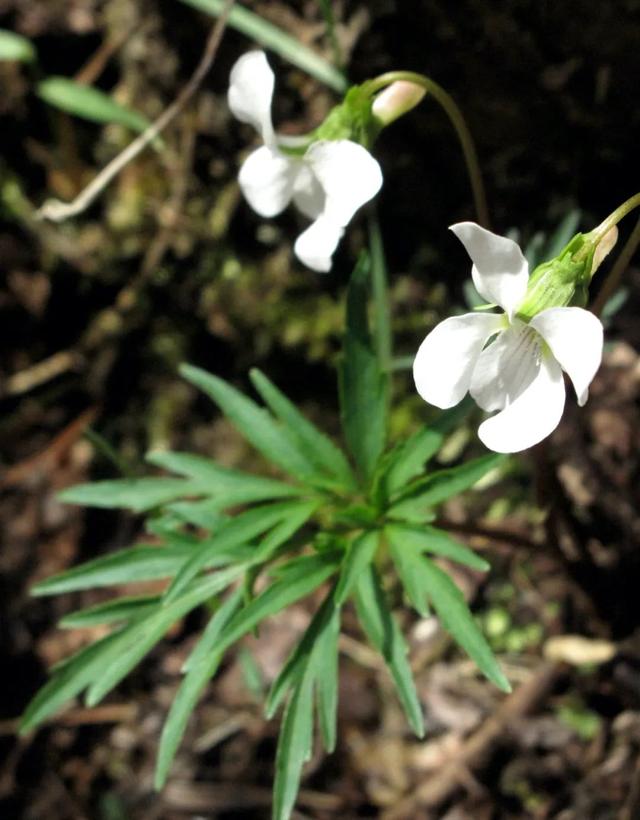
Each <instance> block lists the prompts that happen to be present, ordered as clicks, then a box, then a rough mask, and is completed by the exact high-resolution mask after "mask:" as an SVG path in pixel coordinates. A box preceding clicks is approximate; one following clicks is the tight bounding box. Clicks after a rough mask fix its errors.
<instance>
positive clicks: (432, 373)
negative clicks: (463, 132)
mask: <svg viewBox="0 0 640 820" xmlns="http://www.w3.org/2000/svg"><path fill="white" fill-rule="evenodd" d="M451 230H452V231H453V232H454V233H455V235H456V236H457V237H458V239H459V240H460V241H461V242H462V244H463V245H464V246H465V248H466V250H467V253H468V254H469V256H470V257H471V260H472V262H473V267H472V269H471V275H472V277H473V282H474V284H475V286H476V289H477V291H478V293H479V294H480V295H481V296H482V297H483V299H486V300H487V301H488V302H491V303H492V304H496V305H498V306H500V307H501V308H502V309H503V310H504V313H500V314H496V313H466V314H464V315H463V316H454V317H452V318H450V319H445V320H444V321H443V322H441V323H440V324H439V325H437V326H436V327H435V328H434V329H433V330H432V331H431V333H429V335H428V336H427V338H426V339H425V340H424V341H423V342H422V344H421V345H420V349H419V350H418V353H417V355H416V358H415V362H414V365H413V375H414V379H415V383H416V387H417V389H418V393H420V395H421V396H422V398H423V399H424V400H425V401H428V402H429V403H430V404H434V405H436V407H441V408H446V407H453V405H455V404H457V403H458V402H459V401H460V400H461V399H462V398H463V397H464V395H465V394H466V393H467V391H468V392H469V393H471V396H472V397H473V398H474V399H475V401H476V402H477V403H478V404H479V405H480V407H481V408H482V409H483V410H486V411H487V412H492V411H495V410H498V411H499V412H498V413H497V414H496V415H495V416H492V417H491V418H489V419H487V420H486V421H484V422H483V423H482V424H481V425H480V429H479V430H478V435H479V437H480V439H481V440H482V442H483V443H484V444H485V445H486V446H487V447H488V448H489V449H490V450H495V451H496V452H499V453H516V452H518V451H519V450H524V449H526V448H527V447H531V446H532V445H534V444H537V443H538V442H539V441H541V440H542V439H543V438H545V437H546V436H548V435H549V434H550V433H551V432H552V431H553V430H554V429H555V428H556V426H557V425H558V423H559V421H560V418H561V416H562V411H563V409H564V400H565V387H564V380H563V376H562V371H563V370H564V371H565V372H566V373H567V374H568V375H569V378H570V379H571V381H572V382H573V386H574V388H575V391H576V394H577V396H578V404H579V405H580V406H582V405H583V404H584V403H585V402H586V400H587V398H588V392H589V384H590V383H591V380H592V379H593V377H594V376H595V374H596V371H597V369H598V367H599V366H600V360H601V359H602V341H603V338H602V337H603V333H602V324H601V323H600V321H599V319H598V318H597V317H596V316H594V314H593V313H590V312H589V311H587V310H583V309H582V308H578V307H551V308H547V309H546V310H543V311H541V312H540V313H538V314H537V315H535V316H534V317H533V318H532V319H531V320H530V321H529V322H528V323H525V322H523V321H521V320H520V319H519V318H517V316H516V313H517V309H518V306H519V305H520V304H521V302H522V300H523V299H524V296H525V293H526V290H527V281H528V278H529V266H528V264H527V260H526V259H525V258H524V255H523V254H522V251H521V250H520V248H519V247H518V245H517V244H516V243H515V242H513V241H512V240H511V239H507V238H505V237H502V236H496V234H493V233H491V232H490V231H486V230H485V229H484V228H481V227H480V226H479V225H476V224H474V223H473V222H461V223H460V224H458V225H452V226H451ZM494 336H495V339H494V340H493V341H492V342H491V343H490V344H487V342H488V341H489V340H490V339H491V338H492V337H494Z"/></svg>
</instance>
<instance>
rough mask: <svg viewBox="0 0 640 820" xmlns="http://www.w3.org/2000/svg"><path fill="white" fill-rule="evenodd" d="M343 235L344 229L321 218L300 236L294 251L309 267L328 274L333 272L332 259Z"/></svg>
mask: <svg viewBox="0 0 640 820" xmlns="http://www.w3.org/2000/svg"><path fill="white" fill-rule="evenodd" d="M343 233H344V228H341V227H340V226H339V225H336V224H335V223H333V222H330V221H329V220H328V219H325V218H324V217H322V216H321V217H319V218H318V219H316V221H315V222H313V223H312V224H311V225H309V227H308V228H307V230H306V231H304V232H303V233H301V234H300V236H299V237H298V238H297V239H296V244H295V245H294V246H293V250H294V252H295V255H296V256H297V257H298V259H299V260H300V261H301V262H304V264H305V265H307V267H309V268H311V269H312V270H315V271H318V272H319V273H327V271H329V270H331V262H332V260H331V257H332V256H333V252H334V251H335V249H336V248H337V247H338V242H339V241H340V240H341V239H342V234H343Z"/></svg>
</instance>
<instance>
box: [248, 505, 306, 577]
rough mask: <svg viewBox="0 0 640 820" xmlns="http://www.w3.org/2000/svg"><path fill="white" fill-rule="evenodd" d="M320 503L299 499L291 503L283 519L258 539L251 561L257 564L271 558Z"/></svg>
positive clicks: (302, 525)
mask: <svg viewBox="0 0 640 820" xmlns="http://www.w3.org/2000/svg"><path fill="white" fill-rule="evenodd" d="M321 504H322V502H320V501H301V502H300V503H298V504H291V505H290V507H289V511H288V513H287V517H286V518H285V519H284V521H281V522H280V523H279V524H276V525H275V527H274V528H273V529H272V530H271V531H270V532H269V533H267V535H265V537H264V538H263V539H262V540H261V541H260V544H259V545H258V547H257V549H256V550H255V552H254V554H253V556H252V558H251V563H252V564H253V565H257V566H259V565H261V564H263V563H266V562H267V561H269V560H271V559H272V558H273V556H274V555H275V553H276V552H277V550H278V549H279V548H280V547H281V546H282V545H283V544H286V542H287V541H289V539H290V538H292V537H293V536H294V535H295V534H296V533H297V532H298V530H299V529H301V528H302V527H304V525H305V524H306V523H307V521H308V520H309V519H310V518H311V516H312V515H313V514H314V513H315V512H316V510H317V509H318V508H319V507H320V506H321Z"/></svg>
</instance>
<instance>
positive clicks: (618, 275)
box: [591, 219, 640, 316]
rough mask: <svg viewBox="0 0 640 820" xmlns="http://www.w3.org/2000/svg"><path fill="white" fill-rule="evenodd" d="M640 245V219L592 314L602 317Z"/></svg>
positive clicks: (615, 264) (592, 307)
mask: <svg viewBox="0 0 640 820" xmlns="http://www.w3.org/2000/svg"><path fill="white" fill-rule="evenodd" d="M638 245H640V219H638V221H637V222H636V226H635V228H634V229H633V231H632V232H631V236H630V237H629V238H628V239H627V242H626V244H625V246H624V248H623V249H622V250H621V251H620V253H619V255H618V258H617V259H616V261H615V262H614V264H613V266H612V268H611V270H610V271H609V273H608V274H607V276H606V278H605V280H604V282H603V284H602V287H601V288H600V291H599V292H598V295H597V297H596V299H595V301H594V303H593V305H592V306H591V311H592V313H595V315H596V316H600V314H601V313H602V310H603V308H604V306H605V305H606V304H607V302H608V301H609V299H610V298H611V296H612V295H613V292H614V291H615V289H616V288H617V287H618V285H619V284H620V280H621V279H622V274H623V273H624V272H625V270H626V269H627V265H628V264H629V262H630V261H631V257H632V256H633V254H634V253H635V250H636V248H637V247H638Z"/></svg>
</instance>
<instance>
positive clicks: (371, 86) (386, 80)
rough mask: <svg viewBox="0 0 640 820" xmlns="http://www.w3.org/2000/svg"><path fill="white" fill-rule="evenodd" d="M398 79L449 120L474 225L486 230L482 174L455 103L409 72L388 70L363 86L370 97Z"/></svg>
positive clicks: (470, 138) (448, 96)
mask: <svg viewBox="0 0 640 820" xmlns="http://www.w3.org/2000/svg"><path fill="white" fill-rule="evenodd" d="M399 80H405V81H406V82H410V83H415V84H416V85H419V86H420V87H421V88H424V89H425V91H427V93H429V94H431V96H432V97H433V98H434V100H435V101H436V102H437V103H439V104H440V106H441V107H442V108H443V109H444V112H445V113H446V115H447V117H449V121H450V122H451V125H453V128H454V130H455V132H456V134H457V136H458V139H459V141H460V146H461V147H462V153H463V155H464V161H465V164H466V166H467V173H468V174H469V181H470V182H471V191H472V193H473V200H474V204H475V209H476V213H477V215H478V222H479V223H480V225H482V226H483V227H485V228H489V209H488V207H487V197H486V194H485V190H484V183H483V182H482V174H481V173H480V164H479V163H478V155H477V153H476V148H475V144H474V142H473V138H472V136H471V132H470V131H469V128H468V126H467V123H466V122H465V119H464V117H463V116H462V112H461V111H460V109H459V108H458V105H457V103H456V102H455V100H454V99H453V97H452V96H451V95H450V94H448V93H447V92H446V91H445V90H444V88H442V86H440V85H438V83H436V82H434V81H433V80H432V79H430V78H429V77H425V76H424V75H423V74H417V73H415V72H413V71H389V72H387V73H386V74H381V75H380V76H379V77H376V78H375V79H373V80H370V81H369V82H368V83H366V88H367V90H368V91H370V93H372V94H373V93H374V92H376V91H380V90H382V89H383V88H386V86H388V85H390V84H391V83H394V82H397V81H399Z"/></svg>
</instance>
